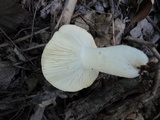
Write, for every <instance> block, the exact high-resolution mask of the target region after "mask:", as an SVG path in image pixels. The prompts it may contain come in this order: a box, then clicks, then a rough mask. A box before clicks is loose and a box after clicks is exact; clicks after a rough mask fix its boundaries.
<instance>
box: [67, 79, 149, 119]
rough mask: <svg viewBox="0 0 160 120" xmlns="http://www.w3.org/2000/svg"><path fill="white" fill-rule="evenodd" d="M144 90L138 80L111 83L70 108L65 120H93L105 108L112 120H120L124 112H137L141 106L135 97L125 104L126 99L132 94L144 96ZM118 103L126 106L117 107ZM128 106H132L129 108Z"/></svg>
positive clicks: (74, 103)
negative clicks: (129, 110)
mask: <svg viewBox="0 0 160 120" xmlns="http://www.w3.org/2000/svg"><path fill="white" fill-rule="evenodd" d="M144 88H146V86H145V87H143V85H142V83H140V82H139V80H138V78H137V79H122V80H119V81H117V82H116V83H109V84H108V85H105V86H104V87H102V88H100V89H98V90H97V91H95V92H94V93H93V94H91V95H90V96H88V97H87V98H82V99H80V100H78V101H75V102H73V103H72V104H71V105H70V106H68V108H67V109H66V112H65V115H66V116H65V120H91V119H92V118H93V117H94V116H95V114H97V113H99V112H100V111H101V110H103V109H104V108H106V109H107V110H108V114H109V115H110V118H112V120H114V119H115V118H116V120H117V119H120V118H122V115H124V113H123V112H124V111H128V109H129V108H132V109H131V111H132V110H135V109H137V108H138V104H140V103H139V102H138V101H137V100H135V98H134V97H132V98H131V99H128V100H129V101H128V100H127V101H128V102H125V101H124V99H125V98H127V96H129V95H131V94H142V93H144V92H146V89H144ZM116 101H121V102H122V103H124V104H118V105H120V106H117V107H116ZM130 101H131V102H130ZM131 103H134V104H131ZM123 105H124V106H123ZM128 105H129V106H130V107H129V108H128ZM133 106H136V107H133ZM122 108H123V109H122ZM113 111H115V112H113ZM125 113H126V112H125ZM120 114H121V115H120ZM126 115H127V114H126ZM114 116H115V117H114ZM123 117H124V116H123ZM108 118H109V116H108Z"/></svg>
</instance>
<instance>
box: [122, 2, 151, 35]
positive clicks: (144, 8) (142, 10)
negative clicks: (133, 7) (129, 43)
mask: <svg viewBox="0 0 160 120" xmlns="http://www.w3.org/2000/svg"><path fill="white" fill-rule="evenodd" d="M151 8H152V2H151V0H143V1H142V2H141V3H140V4H139V6H138V8H137V12H136V13H135V15H134V16H133V19H132V20H131V23H130V24H129V25H128V27H127V28H126V30H125V34H126V33H128V32H129V31H130V29H131V28H132V26H134V24H135V23H137V22H139V21H141V20H143V19H144V18H146V17H147V15H148V14H149V12H150V10H151Z"/></svg>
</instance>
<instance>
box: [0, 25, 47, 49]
mask: <svg viewBox="0 0 160 120" xmlns="http://www.w3.org/2000/svg"><path fill="white" fill-rule="evenodd" d="M49 28H50V27H46V28H43V29H41V30H39V31H37V32H34V33H33V35H37V34H40V33H44V32H45V31H46V30H48V29H49ZM33 35H31V34H30V35H26V36H24V37H22V38H19V39H16V40H14V43H18V42H22V41H24V40H26V39H28V38H30V37H32V36H33ZM9 45H10V44H8V43H4V44H0V48H2V47H6V46H9Z"/></svg>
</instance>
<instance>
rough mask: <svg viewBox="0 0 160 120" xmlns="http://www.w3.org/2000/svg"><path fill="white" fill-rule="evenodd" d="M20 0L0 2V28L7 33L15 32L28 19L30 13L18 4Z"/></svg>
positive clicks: (3, 0) (2, 0) (1, 0)
mask: <svg viewBox="0 0 160 120" xmlns="http://www.w3.org/2000/svg"><path fill="white" fill-rule="evenodd" d="M18 1H19V0H0V18H1V19H0V28H1V29H3V30H4V31H5V32H12V31H15V30H16V28H17V27H18V26H19V25H20V24H21V23H22V22H23V21H24V20H25V19H26V18H27V16H28V13H27V11H26V10H25V9H23V8H22V7H21V5H20V4H18Z"/></svg>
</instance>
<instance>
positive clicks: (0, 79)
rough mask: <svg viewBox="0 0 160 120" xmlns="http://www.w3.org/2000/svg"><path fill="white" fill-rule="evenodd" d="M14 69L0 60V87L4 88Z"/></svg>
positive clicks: (8, 82)
mask: <svg viewBox="0 0 160 120" xmlns="http://www.w3.org/2000/svg"><path fill="white" fill-rule="evenodd" d="M15 73H16V72H15V69H14V67H12V66H9V64H8V63H6V62H2V61H0V89H6V88H7V87H8V86H9V84H10V82H11V80H12V78H13V77H14V75H15Z"/></svg>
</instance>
